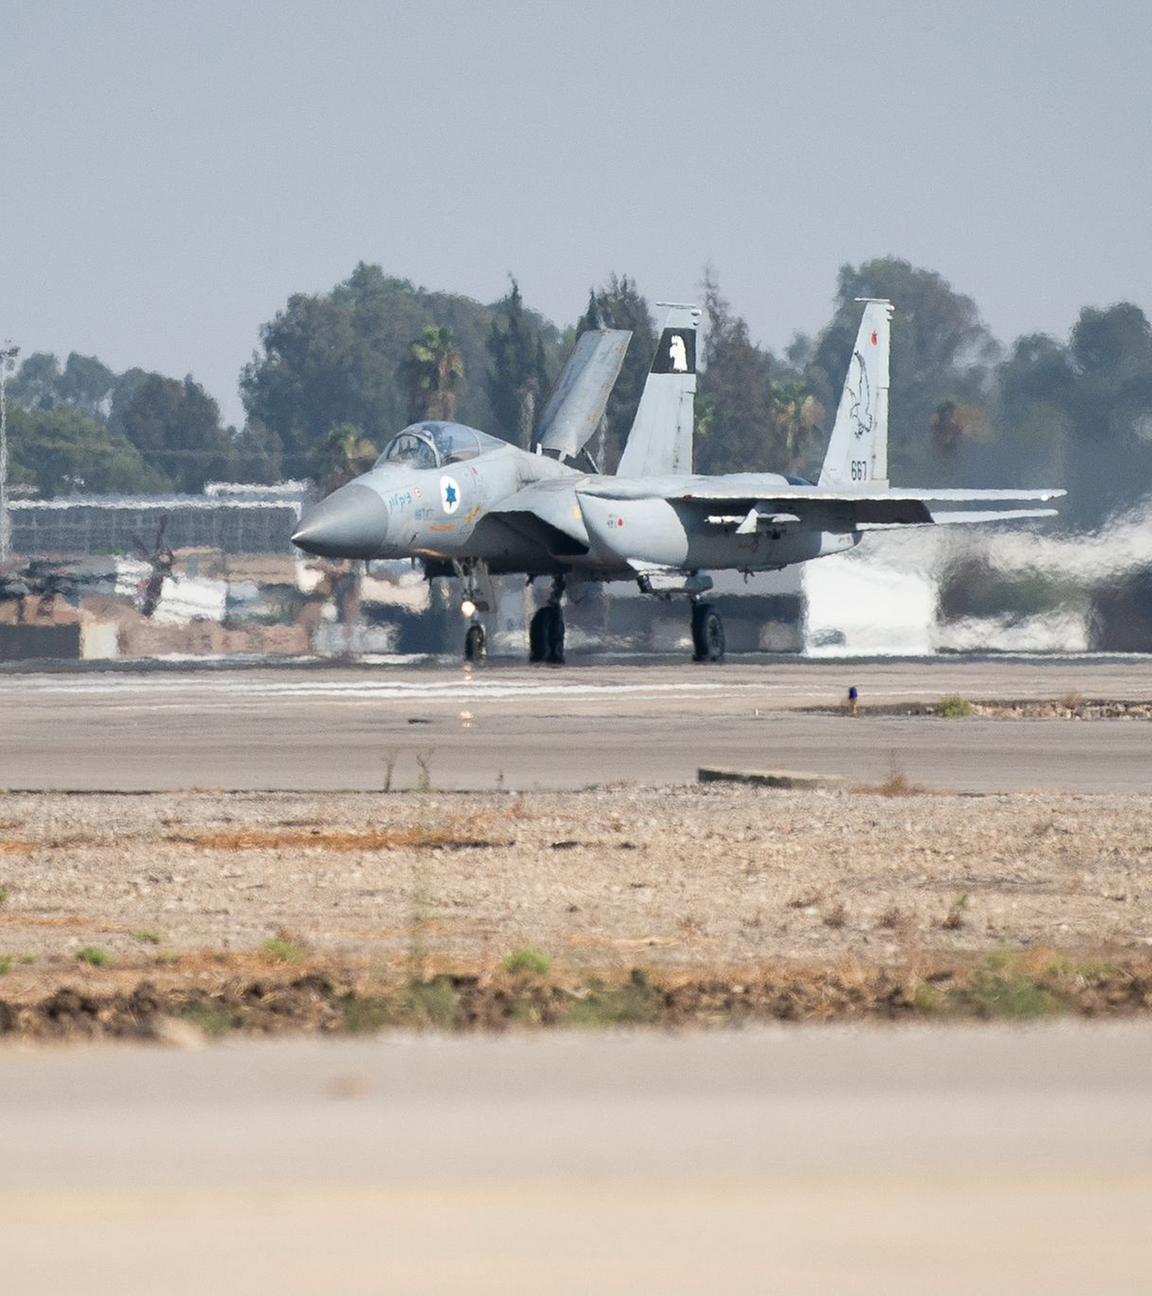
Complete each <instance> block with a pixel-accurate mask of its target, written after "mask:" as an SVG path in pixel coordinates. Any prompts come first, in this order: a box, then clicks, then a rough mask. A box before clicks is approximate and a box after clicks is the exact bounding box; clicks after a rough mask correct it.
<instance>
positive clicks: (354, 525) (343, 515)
mask: <svg viewBox="0 0 1152 1296" xmlns="http://www.w3.org/2000/svg"><path fill="white" fill-rule="evenodd" d="M387 531H388V506H387V505H386V504H385V503H384V501H383V500H382V499H381V498H380V496H379V495H377V494H376V492H375V491H374V490H372V488H371V487H369V486H358V485H357V484H356V483H355V482H350V483H349V484H348V485H347V486H341V487H340V489H339V490H335V491H333V492H332V494H331V495H329V496H328V497H327V498H326V499H322V500H321V501H320V503H319V504H317V505H316V507H315V508H312V509H309V510H308V512H307V513H306V514H305V515H304V517H303V518H302V519H301V522H300V525H299V526H298V527H297V528H296V530H295V531H294V532H293V535H292V543H293V544H294V545H298V546H299V547H300V548H301V549H303V550H305V551H306V552H307V553H311V554H317V555H318V556H319V557H321V558H372V557H374V556H375V555H376V554H377V553H378V552H379V551H380V549H381V548H382V547H383V544H384V539H385V536H386V535H387Z"/></svg>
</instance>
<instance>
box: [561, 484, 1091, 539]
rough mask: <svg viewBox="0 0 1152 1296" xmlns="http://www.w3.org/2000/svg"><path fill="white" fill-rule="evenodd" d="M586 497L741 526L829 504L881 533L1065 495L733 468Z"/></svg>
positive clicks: (1015, 515)
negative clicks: (832, 484) (851, 483)
mask: <svg viewBox="0 0 1152 1296" xmlns="http://www.w3.org/2000/svg"><path fill="white" fill-rule="evenodd" d="M579 490H580V493H581V494H583V495H588V496H593V497H595V498H598V499H605V500H616V501H620V502H624V501H629V500H631V501H636V500H661V499H662V500H666V501H668V502H669V503H671V504H686V505H689V506H693V505H695V506H698V508H699V511H700V512H701V513H702V514H703V520H705V521H708V522H713V523H716V524H720V525H730V524H732V523H735V524H737V529H738V530H742V531H755V530H757V529H759V528H761V527H768V526H771V527H779V526H787V525H790V524H791V525H802V524H805V523H806V522H808V521H809V520H810V519H811V520H812V521H815V519H814V518H813V515H814V514H816V513H823V514H824V515H825V517H826V516H827V511H828V510H829V508H831V509H832V510H833V511H834V512H835V513H836V514H839V515H841V516H843V515H844V514H847V517H846V518H845V521H846V522H847V523H848V525H850V526H852V527H853V528H854V529H856V530H861V531H876V530H882V529H887V528H890V527H901V526H933V525H935V526H939V525H956V524H964V523H969V524H970V523H978V522H1006V521H1012V520H1017V519H1020V518H1037V517H1052V516H1054V515H1055V513H1056V510H1055V509H1054V508H1043V507H1029V508H1017V509H1008V508H1004V507H999V508H988V507H985V508H975V509H973V508H966V509H964V508H957V507H956V506H957V505H965V504H966V505H981V504H983V505H1001V506H1004V505H1009V504H1020V505H1033V506H1035V505H1041V504H1046V503H1048V502H1049V501H1051V500H1055V499H1059V498H1060V497H1062V496H1063V495H1065V494H1067V492H1066V491H1063V490H1057V489H1043V490H975V489H973V490H966V489H951V488H940V489H937V488H920V487H905V488H890V489H887V490H871V491H869V490H860V491H845V490H830V489H826V488H821V487H819V486H812V485H807V484H805V485H798V484H793V483H790V482H783V481H781V480H780V478H779V477H776V476H774V475H769V474H760V473H731V474H728V475H726V476H723V477H681V478H663V479H658V478H649V479H648V480H646V481H639V480H632V481H629V480H626V479H623V478H618V479H615V480H605V479H603V478H601V479H599V480H597V481H595V482H589V483H587V484H586V485H584V486H582V487H580V488H579Z"/></svg>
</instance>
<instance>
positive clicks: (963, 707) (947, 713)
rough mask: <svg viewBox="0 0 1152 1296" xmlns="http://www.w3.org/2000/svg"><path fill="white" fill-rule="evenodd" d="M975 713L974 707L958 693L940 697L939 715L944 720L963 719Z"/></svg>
mask: <svg viewBox="0 0 1152 1296" xmlns="http://www.w3.org/2000/svg"><path fill="white" fill-rule="evenodd" d="M975 714H976V708H975V707H974V706H973V705H972V703H971V702H969V701H968V699H967V698H966V697H961V696H960V694H959V693H949V694H948V695H947V696H946V697H942V698H941V699H940V715H942V716H943V717H944V718H945V720H964V719H967V717H968V716H973V715H975Z"/></svg>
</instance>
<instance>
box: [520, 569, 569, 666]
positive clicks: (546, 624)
mask: <svg viewBox="0 0 1152 1296" xmlns="http://www.w3.org/2000/svg"><path fill="white" fill-rule="evenodd" d="M563 597H564V577H563V576H557V577H556V579H555V580H554V581H553V582H552V594H551V596H550V597H549V599H548V602H547V603H546V604H545V605H544V606H543V607H542V608H540V609H538V610H537V612H536V613H535V615H534V616H533V617H532V620H531V621H530V622H529V624H528V660H529V661H531V662H544V663H545V664H546V665H548V666H563V665H564V609H563V607H562V606H561V600H562V599H563Z"/></svg>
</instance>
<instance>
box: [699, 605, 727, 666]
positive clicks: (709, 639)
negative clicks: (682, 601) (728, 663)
mask: <svg viewBox="0 0 1152 1296" xmlns="http://www.w3.org/2000/svg"><path fill="white" fill-rule="evenodd" d="M692 660H693V661H698V662H719V661H723V660H724V622H723V621H722V620H721V619H720V613H719V612H717V611H716V609H715V608H714V607H713V606H712V604H711V603H693V604H692Z"/></svg>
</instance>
